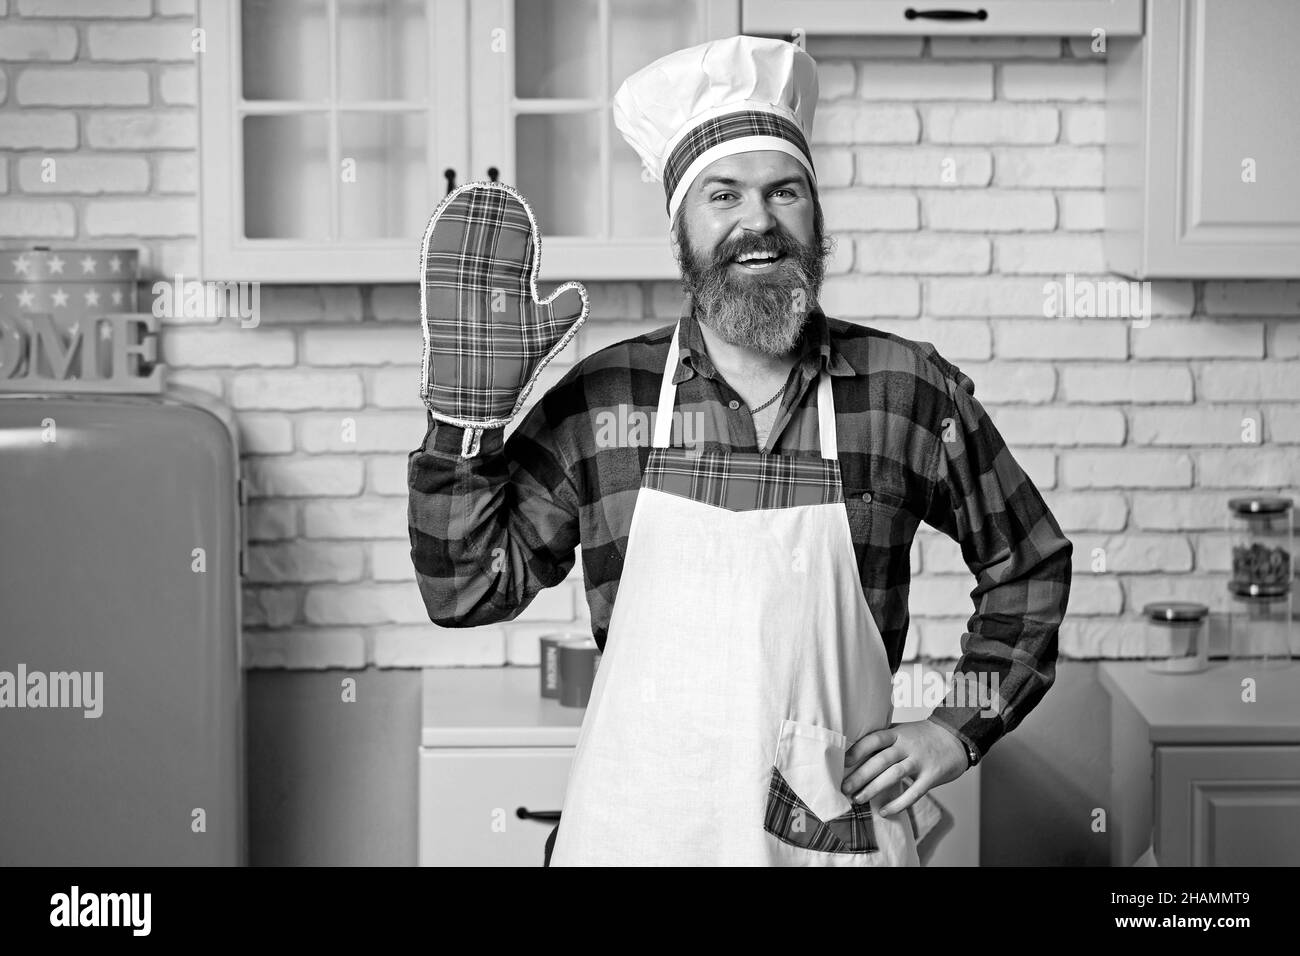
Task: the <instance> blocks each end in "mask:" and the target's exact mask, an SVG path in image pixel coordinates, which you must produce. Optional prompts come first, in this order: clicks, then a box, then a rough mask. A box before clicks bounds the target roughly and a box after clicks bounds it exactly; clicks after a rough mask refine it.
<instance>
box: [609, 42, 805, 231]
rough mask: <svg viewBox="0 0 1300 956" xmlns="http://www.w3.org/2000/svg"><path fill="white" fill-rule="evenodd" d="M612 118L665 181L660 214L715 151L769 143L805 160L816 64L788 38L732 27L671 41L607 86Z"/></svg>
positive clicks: (675, 203)
mask: <svg viewBox="0 0 1300 956" xmlns="http://www.w3.org/2000/svg"><path fill="white" fill-rule="evenodd" d="M613 108H614V125H615V126H617V127H618V130H619V132H620V133H622V134H623V138H624V139H626V140H627V141H628V143H630V144H631V146H632V148H633V149H635V150H636V151H637V153H638V154H639V155H640V157H641V160H642V162H643V163H644V165H645V167H646V169H648V170H649V171H650V173H651V175H653V176H654V177H655V178H656V179H658V180H661V181H662V182H663V184H664V191H665V192H666V193H667V196H668V218H669V220H671V219H672V218H673V216H675V215H676V214H677V209H678V207H680V206H681V204H682V198H683V197H684V196H685V195H686V191H687V190H688V189H689V188H690V186H691V183H693V182H694V181H695V177H696V176H698V175H699V174H700V172H701V171H703V170H704V169H705V167H707V166H708V165H709V164H710V163H712V162H713V161H714V160H717V159H721V158H722V157H723V156H731V155H733V154H735V153H744V152H750V151H752V150H764V149H775V150H780V151H781V152H783V153H789V154H790V155H791V156H793V157H794V158H795V159H797V160H799V162H801V163H802V164H803V166H804V168H805V169H807V170H808V177H809V179H810V180H811V182H812V185H813V187H814V188H816V185H817V174H816V171H815V170H814V169H813V161H812V152H811V151H810V150H809V148H808V137H809V136H810V135H811V133H812V124H813V113H814V111H815V110H816V108H817V64H816V62H815V61H814V60H813V58H812V57H810V56H809V55H808V54H807V53H805V52H804V51H803V50H801V49H799V48H798V47H797V46H795V45H794V44H793V43H787V42H786V41H784V40H772V39H767V38H764V37H750V36H734V37H727V38H726V39H724V40H712V41H710V42H708V43H702V44H700V45H699V46H693V47H689V48H687V49H685V50H678V51H677V52H675V53H670V54H668V55H667V56H665V57H661V58H660V59H658V60H655V61H654V62H653V63H651V64H650V65H649V66H647V67H645V68H643V69H641V70H639V71H637V72H636V73H634V74H632V75H631V76H630V77H628V78H627V79H626V80H625V81H624V82H623V85H622V86H620V87H619V88H618V92H617V93H615V94H614V103H613Z"/></svg>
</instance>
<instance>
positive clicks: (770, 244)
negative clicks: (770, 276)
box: [710, 227, 805, 267]
mask: <svg viewBox="0 0 1300 956" xmlns="http://www.w3.org/2000/svg"><path fill="white" fill-rule="evenodd" d="M804 251H805V250H804V246H803V244H802V243H800V242H799V240H797V239H795V237H794V236H792V235H790V233H789V232H787V231H786V230H785V229H783V228H780V227H778V228H777V229H773V230H772V231H771V232H769V233H767V234H765V235H762V236H754V235H744V236H740V237H738V238H736V239H730V240H727V241H725V242H723V243H722V244H720V245H719V246H718V247H717V248H716V249H715V250H714V252H713V257H712V259H713V261H712V262H711V263H710V265H712V266H714V267H717V266H719V265H721V266H723V267H725V266H727V265H730V264H731V262H732V261H733V260H734V259H735V258H736V257H737V256H743V255H744V254H745V253H747V252H773V253H776V254H777V255H785V256H790V257H794V258H797V257H799V256H801V255H803V254H804Z"/></svg>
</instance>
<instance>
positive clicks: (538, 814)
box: [515, 807, 560, 823]
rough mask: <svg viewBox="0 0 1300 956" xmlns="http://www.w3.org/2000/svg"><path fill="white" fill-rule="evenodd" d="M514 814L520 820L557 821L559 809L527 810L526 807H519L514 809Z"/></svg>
mask: <svg viewBox="0 0 1300 956" xmlns="http://www.w3.org/2000/svg"><path fill="white" fill-rule="evenodd" d="M515 816H517V817H518V818H519V819H520V820H544V821H546V822H547V823H559V822H560V811H559V810H529V809H528V808H527V807H520V808H519V809H517V810H516V811H515Z"/></svg>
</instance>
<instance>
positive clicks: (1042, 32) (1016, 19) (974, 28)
mask: <svg viewBox="0 0 1300 956" xmlns="http://www.w3.org/2000/svg"><path fill="white" fill-rule="evenodd" d="M1142 2H1143V0H969V2H952V0H949V2H944V0H937V2H933V3H917V2H911V3H908V2H900V0H743V2H742V5H741V28H742V30H743V31H744V32H745V33H748V34H752V35H756V36H781V37H790V36H798V35H800V32H801V34H802V36H805V37H826V36H922V35H923V36H990V37H991V36H1003V37H1005V36H1095V35H1096V32H1095V31H1098V30H1102V31H1105V33H1106V35H1107V36H1116V37H1119V36H1141V35H1142ZM797 31H799V32H797Z"/></svg>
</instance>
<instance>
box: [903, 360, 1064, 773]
mask: <svg viewBox="0 0 1300 956" xmlns="http://www.w3.org/2000/svg"><path fill="white" fill-rule="evenodd" d="M951 369H952V373H951V374H950V375H949V376H947V377H946V381H947V393H948V407H947V410H946V411H947V414H946V415H945V416H944V417H943V420H942V421H941V422H940V427H941V432H940V438H941V440H940V441H939V442H938V445H939V448H938V449H937V452H936V458H937V461H936V473H937V480H936V481H935V483H934V485H933V493H932V495H931V498H930V503H929V506H928V508H927V515H926V518H925V520H926V523H927V524H929V525H931V526H933V527H935V528H937V529H938V530H940V531H942V532H943V533H944V534H946V535H948V536H949V537H950V538H952V539H953V540H955V541H956V542H957V543H958V544H959V545H960V546H961V553H962V558H963V559H964V561H965V563H966V566H967V567H968V568H969V569H970V571H971V573H972V574H974V575H975V587H974V589H973V590H972V591H971V601H972V602H973V604H974V613H973V614H972V615H971V616H970V618H969V619H968V620H967V622H966V631H965V633H963V634H962V638H961V650H962V654H961V658H960V659H959V660H958V661H957V665H956V668H955V670H954V674H953V682H952V685H951V686H950V687H949V689H948V693H947V696H946V697H945V698H944V700H943V702H942V703H941V704H940V706H939V707H937V708H936V709H935V710H934V712H933V713H932V714H931V715H930V717H929V719H930V720H931V721H933V722H934V723H937V724H939V725H940V726H942V727H944V728H945V729H947V730H948V731H950V732H951V733H953V734H955V735H956V736H957V737H958V738H959V739H961V740H962V742H963V743H966V744H970V745H973V746H974V747H975V749H976V751H977V752H978V753H979V755H980V756H981V757H982V756H983V755H984V754H986V753H987V752H988V750H989V748H990V747H992V746H993V744H994V743H995V742H996V741H997V740H998V739H999V738H1001V737H1002V736H1003V735H1004V734H1006V733H1009V732H1010V731H1011V730H1013V729H1015V727H1016V725H1017V724H1019V723H1020V722H1021V721H1022V720H1023V719H1024V718H1025V716H1026V715H1027V714H1028V713H1029V712H1030V711H1031V710H1033V709H1034V707H1035V706H1036V705H1037V704H1038V702H1039V701H1040V700H1041V699H1042V698H1043V695H1044V694H1046V693H1047V690H1048V688H1049V687H1051V686H1052V682H1053V681H1054V680H1055V676H1056V658H1057V638H1058V633H1059V631H1060V625H1061V620H1062V619H1063V618H1064V616H1065V608H1066V603H1067V601H1068V599H1069V594H1070V573H1071V572H1070V559H1071V555H1072V553H1073V551H1074V546H1073V545H1072V544H1071V542H1070V541H1069V539H1067V538H1066V537H1065V535H1064V534H1062V533H1061V528H1060V526H1059V525H1058V524H1057V522H1056V519H1055V518H1054V517H1053V515H1052V513H1051V511H1049V510H1048V507H1047V504H1046V502H1044V501H1043V497H1042V495H1041V494H1039V491H1038V489H1037V488H1036V487H1035V486H1034V483H1033V482H1032V481H1031V480H1030V479H1029V477H1028V476H1027V475H1026V474H1025V472H1024V470H1023V469H1022V468H1021V467H1020V464H1019V463H1018V462H1017V461H1016V460H1015V458H1014V457H1012V455H1011V452H1010V450H1008V448H1007V447H1006V443H1005V442H1004V441H1003V440H1002V436H1001V435H1000V434H999V433H998V431H997V429H996V428H995V427H994V425H993V423H992V421H990V419H989V416H988V414H987V413H986V412H985V410H984V408H983V406H982V405H981V404H980V403H979V402H978V401H977V400H976V399H975V395H974V383H973V382H972V381H971V379H970V378H969V376H967V375H965V373H963V372H961V371H960V370H958V369H957V368H956V366H951Z"/></svg>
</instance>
